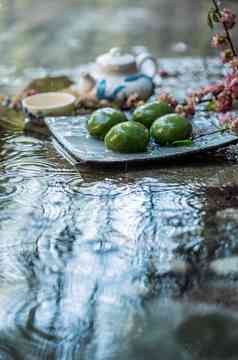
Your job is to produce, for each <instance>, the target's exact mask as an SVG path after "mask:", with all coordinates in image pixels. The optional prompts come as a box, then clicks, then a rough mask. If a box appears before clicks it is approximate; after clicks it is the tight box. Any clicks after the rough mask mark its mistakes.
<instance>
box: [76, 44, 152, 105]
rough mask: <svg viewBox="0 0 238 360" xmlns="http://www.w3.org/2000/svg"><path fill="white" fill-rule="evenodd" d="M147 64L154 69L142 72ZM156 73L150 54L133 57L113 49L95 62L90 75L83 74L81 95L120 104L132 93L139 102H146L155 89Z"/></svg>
mask: <svg viewBox="0 0 238 360" xmlns="http://www.w3.org/2000/svg"><path fill="white" fill-rule="evenodd" d="M137 60H138V61H137ZM147 61H150V62H151V64H152V67H154V68H153V70H152V72H149V71H148V72H146V71H144V69H143V65H145V64H146V62H147ZM155 68H156V70H155ZM156 71H157V64H156V60H155V59H154V58H153V57H151V55H149V54H147V53H146V54H144V55H143V54H140V55H139V57H137V58H136V57H133V56H132V55H121V52H120V51H119V50H118V49H112V50H111V51H110V52H109V53H108V54H104V55H102V56H100V57H99V58H98V59H97V62H96V63H95V64H93V66H92V68H91V72H89V73H84V74H82V76H81V79H80V92H81V94H82V96H83V97H87V96H90V97H91V98H94V99H95V100H108V101H111V102H119V103H121V102H123V101H124V100H126V99H127V98H128V97H129V96H130V95H134V94H136V95H137V97H138V98H139V99H141V100H147V99H148V98H149V97H150V96H151V95H152V93H153V90H154V81H153V77H154V74H155V72H156Z"/></svg>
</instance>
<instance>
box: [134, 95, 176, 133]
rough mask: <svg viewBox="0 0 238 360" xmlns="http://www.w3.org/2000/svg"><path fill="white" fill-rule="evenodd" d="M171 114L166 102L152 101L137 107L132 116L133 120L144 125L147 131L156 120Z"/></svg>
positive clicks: (171, 110) (170, 108)
mask: <svg viewBox="0 0 238 360" xmlns="http://www.w3.org/2000/svg"><path fill="white" fill-rule="evenodd" d="M172 112H173V109H172V107H171V106H170V105H169V104H167V103H166V102H164V101H161V102H157V101H154V102H152V103H148V104H145V105H142V106H140V107H138V108H137V109H136V110H135V112H134V114H133V120H134V121H136V122H139V123H141V124H143V125H145V126H146V127H147V128H148V129H149V128H150V127H151V125H152V124H153V122H154V121H155V120H156V119H158V118H159V117H161V116H164V115H166V114H171V113H172Z"/></svg>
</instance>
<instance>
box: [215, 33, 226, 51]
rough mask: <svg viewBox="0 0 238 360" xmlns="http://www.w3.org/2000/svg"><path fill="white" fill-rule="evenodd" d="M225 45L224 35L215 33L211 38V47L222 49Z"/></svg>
mask: <svg viewBox="0 0 238 360" xmlns="http://www.w3.org/2000/svg"><path fill="white" fill-rule="evenodd" d="M226 46H227V37H226V35H220V34H216V35H214V36H213V38H212V47H214V48H215V49H224V48H225V47H226Z"/></svg>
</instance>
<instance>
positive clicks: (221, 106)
mask: <svg viewBox="0 0 238 360" xmlns="http://www.w3.org/2000/svg"><path fill="white" fill-rule="evenodd" d="M232 105H233V99H232V96H231V93H230V92H228V91H226V90H224V91H223V92H222V93H221V94H219V95H218V97H217V101H216V110H217V111H218V112H226V111H229V110H231V109H232Z"/></svg>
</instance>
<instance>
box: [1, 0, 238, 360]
mask: <svg viewBox="0 0 238 360" xmlns="http://www.w3.org/2000/svg"><path fill="white" fill-rule="evenodd" d="M177 3H178V2H177V1H172V0H171V1H165V0H164V1H162V0H161V1H154V0H149V1H147V2H146V4H145V3H143V2H141V1H140V0H139V1H131V0H130V2H129V1H122V0H121V1H120V2H118V1H114V2H112V1H100V2H99V1H96V0H95V1H80V2H78V1H76V0H70V1H67V2H66V1H60V2H58V3H57V4H56V2H52V3H51V2H49V1H41V2H33V1H26V0H25V1H23V0H21V1H13V0H8V2H6V1H4V0H3V1H1V5H2V7H1V11H2V12H1V15H0V18H1V22H0V26H1V31H2V32H1V35H0V43H1V46H2V49H3V51H2V53H1V67H0V73H1V79H0V83H1V88H2V90H3V89H4V90H7V91H9V92H10V91H13V89H10V87H12V88H14V87H15V86H18V85H19V84H21V83H22V81H25V80H26V79H27V78H30V77H33V76H36V74H38V75H39V74H40V75H44V74H45V72H46V71H47V70H46V69H45V67H44V66H46V68H51V69H52V68H53V67H56V68H60V67H64V68H68V67H70V66H77V65H78V64H79V63H80V62H83V61H88V60H89V59H91V58H92V57H94V55H95V54H96V53H98V52H101V51H102V50H104V48H105V43H106V45H107V47H110V46H111V45H112V44H114V43H117V44H120V45H123V46H124V45H125V46H131V45H134V44H137V43H140V44H141V43H143V42H146V43H147V44H148V45H149V46H150V47H151V48H152V50H154V52H155V53H158V54H160V53H163V54H164V53H165V54H170V55H171V54H172V51H171V46H172V45H173V44H174V43H176V42H177V41H185V42H187V43H188V45H189V46H190V49H189V53H190V54H195V53H197V52H198V51H204V53H207V49H206V46H207V35H206V34H205V32H202V36H201V29H202V28H203V26H204V21H205V20H204V17H203V15H204V14H205V13H206V11H207V4H208V2H207V1H200V2H191V1H190V0H181V1H180V2H179V6H178V4H177ZM175 5H176V6H175ZM188 14H189V16H188ZM33 15H34V16H33ZM105 19H107V21H105ZM115 19H116V20H117V19H120V20H118V21H115ZM178 19H180V20H178ZM182 19H183V20H182ZM184 19H186V21H184ZM99 29H100V31H99ZM191 29H193V30H194V29H196V31H195V30H194V31H191ZM188 30H190V31H188ZM155 32H156V33H158V34H159V35H158V37H156V36H154V34H155ZM191 33H192V35H191ZM203 36H204V39H203ZM39 54H40V55H39ZM42 54H43V56H42ZM198 63H201V62H199V61H198ZM184 64H185V65H186V69H187V70H186V71H185V75H184V79H183V80H184V81H185V82H186V84H187V83H188V80H189V76H190V75H189V64H190V62H189V61H188V60H187V61H185V62H184ZM203 65H205V66H208V67H209V66H210V65H209V64H207V63H206V62H204V64H203ZM29 66H30V67H31V68H32V69H27V68H28V67H29ZM36 66H41V68H37V69H36V68H35V67H36ZM177 66H178V63H177V62H176V63H170V67H174V69H175V70H177ZM212 69H213V73H212V74H210V77H212V78H214V77H217V75H218V73H219V67H216V66H215V67H213V68H212ZM210 70H211V68H209V73H210ZM196 81H197V83H199V84H203V83H204V82H206V81H207V78H206V76H205V77H204V74H203V76H201V72H200V75H198V76H197V78H196ZM164 85H166V86H167V87H168V88H170V89H174V88H176V87H177V80H176V79H174V78H170V79H168V80H167V81H166V84H164ZM180 85H181V86H180V93H179V96H181V97H182V96H184V91H185V90H187V87H183V83H182V82H181V83H180ZM191 86H193V85H192V84H191ZM0 159H1V162H0V276H1V284H0V359H24V360H28V359H29V360H32V359H36V360H38V359H39V360H42V359H59V360H61V359H66V360H71V359H75V360H76V359H82V360H122V359H123V360H127V359H128V360H132V359H137V360H142V359H145V358H148V354H149V358H150V359H151V360H155V359H156V360H158V359H159V360H170V359H171V360H172V359H176V360H180V359H181V360H196V359H198V360H208V359H212V360H213V359H214V360H220V359H229V360H232V359H237V352H238V348H237V344H236V339H237V331H238V330H237V329H238V325H237V324H238V323H237V313H236V311H237V290H236V289H237V282H236V279H237V269H234V274H232V276H229V277H228V278H226V277H225V281H224V277H223V276H222V275H221V276H217V275H216V274H214V273H212V272H211V269H210V268H209V266H210V263H211V262H212V261H213V260H214V259H216V258H223V257H229V256H231V255H233V257H234V259H236V255H237V253H238V244H237V209H238V202H237V194H238V190H237V185H238V184H237V149H236V148H234V147H233V148H231V149H229V150H227V151H220V152H218V153H217V154H216V155H214V156H213V155H208V156H207V158H206V159H205V160H204V158H197V159H196V163H193V162H190V163H189V164H187V165H186V166H185V164H183V163H180V164H177V166H170V167H169V166H166V164H165V165H164V166H163V167H161V168H156V169H150V168H149V167H147V168H146V169H141V168H139V169H133V168H131V169H123V170H112V171H107V172H105V171H103V170H101V169H98V170H92V169H86V168H80V169H78V168H76V167H75V166H74V164H71V163H69V162H67V161H66V160H64V159H63V158H62V157H61V156H60V155H59V154H57V153H56V151H55V149H54V147H53V145H52V143H51V139H49V138H46V139H43V138H37V137H33V136H31V135H25V134H23V133H21V132H13V131H3V130H1V131H0ZM231 207H232V209H230V208H231ZM227 210H228V212H227V214H228V215H229V216H228V218H226V217H225V214H226V211H227ZM228 261H229V259H228ZM221 273H222V271H221Z"/></svg>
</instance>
